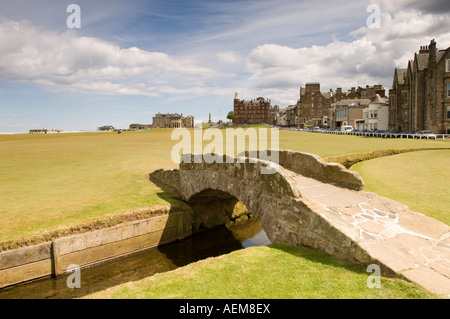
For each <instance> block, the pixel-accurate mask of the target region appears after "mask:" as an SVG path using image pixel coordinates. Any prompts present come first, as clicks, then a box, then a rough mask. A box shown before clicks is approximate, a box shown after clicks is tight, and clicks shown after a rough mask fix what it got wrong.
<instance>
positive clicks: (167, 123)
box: [152, 113, 194, 128]
mask: <svg viewBox="0 0 450 319" xmlns="http://www.w3.org/2000/svg"><path fill="white" fill-rule="evenodd" d="M152 127H153V128H181V127H186V128H193V127H194V117H193V116H191V115H190V116H187V117H184V116H183V113H181V115H180V114H178V113H174V114H172V113H166V114H161V113H158V114H156V115H155V116H154V117H153V124H152Z"/></svg>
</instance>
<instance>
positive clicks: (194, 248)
mask: <svg viewBox="0 0 450 319" xmlns="http://www.w3.org/2000/svg"><path fill="white" fill-rule="evenodd" d="M268 244H270V240H269V239H268V238H267V236H266V234H265V232H264V231H263V230H262V229H261V226H260V224H259V222H258V221H256V220H254V219H249V220H247V221H243V222H239V223H236V224H234V225H231V226H228V227H225V226H223V227H218V228H214V229H210V230H207V231H203V232H201V233H197V234H194V235H193V236H191V237H189V238H187V239H184V240H182V241H177V242H174V243H170V244H166V245H163V246H161V247H157V248H152V249H148V250H145V251H142V252H139V253H135V254H132V255H129V256H127V257H124V258H121V259H116V260H113V261H110V262H106V263H103V264H101V265H97V266H93V267H90V268H87V269H82V270H81V288H79V289H70V288H68V287H67V283H66V281H67V278H68V277H69V275H70V274H67V275H64V276H61V277H59V278H56V279H55V278H45V279H41V280H37V281H34V282H31V283H26V284H22V285H18V286H15V287H10V288H4V289H0V299H70V298H80V297H83V296H85V295H87V294H90V293H93V292H96V291H100V290H104V289H106V288H109V287H113V286H116V285H119V284H122V283H125V282H129V281H136V280H139V279H142V278H145V277H148V276H152V275H154V274H156V273H161V272H166V271H170V270H174V269H176V268H178V267H182V266H185V265H187V264H190V263H192V262H195V261H198V260H202V259H206V258H209V257H216V256H220V255H223V254H227V253H230V252H232V251H234V250H238V249H243V248H248V247H252V246H263V245H268Z"/></svg>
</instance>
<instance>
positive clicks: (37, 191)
mask: <svg viewBox="0 0 450 319" xmlns="http://www.w3.org/2000/svg"><path fill="white" fill-rule="evenodd" d="M171 132H172V131H171V130H152V131H141V132H123V133H122V134H120V135H119V134H117V133H76V134H75V133H74V134H47V135H29V134H24V135H0V154H2V155H1V157H0V189H1V197H0V243H1V242H5V241H12V240H20V239H22V238H29V237H31V236H34V235H39V234H41V233H43V232H48V231H52V230H55V229H58V228H64V227H69V226H74V225H77V224H79V223H82V222H86V221H90V220H95V219H96V218H98V217H101V216H105V215H113V214H121V213H124V212H127V211H131V210H135V209H140V208H146V207H151V206H154V205H164V204H167V203H171V202H173V201H174V199H172V198H170V197H167V196H166V194H162V193H161V190H160V189H159V188H158V187H156V186H155V185H154V184H152V183H151V182H150V181H149V179H148V174H149V173H150V172H152V171H154V170H156V169H159V168H165V169H172V168H176V167H177V165H176V164H175V163H173V162H172V161H171V156H170V153H171V150H172V146H173V145H175V144H176V143H178V141H172V140H171V138H170V137H171ZM208 143H209V141H205V142H204V143H203V146H206V145H207V144H208ZM425 147H440V148H442V147H447V148H450V144H449V143H448V142H443V141H427V140H397V139H395V140H394V139H378V138H363V137H355V136H340V135H327V134H316V133H306V132H296V131H280V148H282V149H292V150H295V151H303V152H310V153H315V154H318V155H320V156H322V157H330V156H336V155H342V154H357V153H366V152H370V151H373V150H378V149H409V148H425ZM405 204H408V203H405Z"/></svg>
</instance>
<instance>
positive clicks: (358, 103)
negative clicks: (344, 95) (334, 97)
mask: <svg viewBox="0 0 450 319" xmlns="http://www.w3.org/2000/svg"><path fill="white" fill-rule="evenodd" d="M369 103H370V99H343V100H340V101H339V102H337V103H335V104H334V105H335V106H338V107H346V106H349V107H364V106H367V105H369Z"/></svg>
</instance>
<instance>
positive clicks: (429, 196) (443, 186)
mask: <svg viewBox="0 0 450 319" xmlns="http://www.w3.org/2000/svg"><path fill="white" fill-rule="evenodd" d="M352 169H353V170H355V171H356V172H358V173H359V174H360V175H361V177H362V178H363V179H364V182H365V189H366V190H369V191H372V192H375V193H377V194H380V195H382V196H386V197H389V198H391V199H394V200H396V201H398V202H401V203H403V204H405V205H408V206H409V208H410V209H411V210H413V211H416V212H419V213H422V214H425V215H428V216H431V217H433V218H436V219H438V220H440V221H442V222H444V223H446V224H447V225H450V210H449V198H450V188H449V187H448V182H449V181H450V150H437V151H420V152H413V153H406V154H399V155H394V156H388V157H383V158H377V159H373V160H370V161H365V162H361V163H358V164H356V165H354V166H353V167H352Z"/></svg>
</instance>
